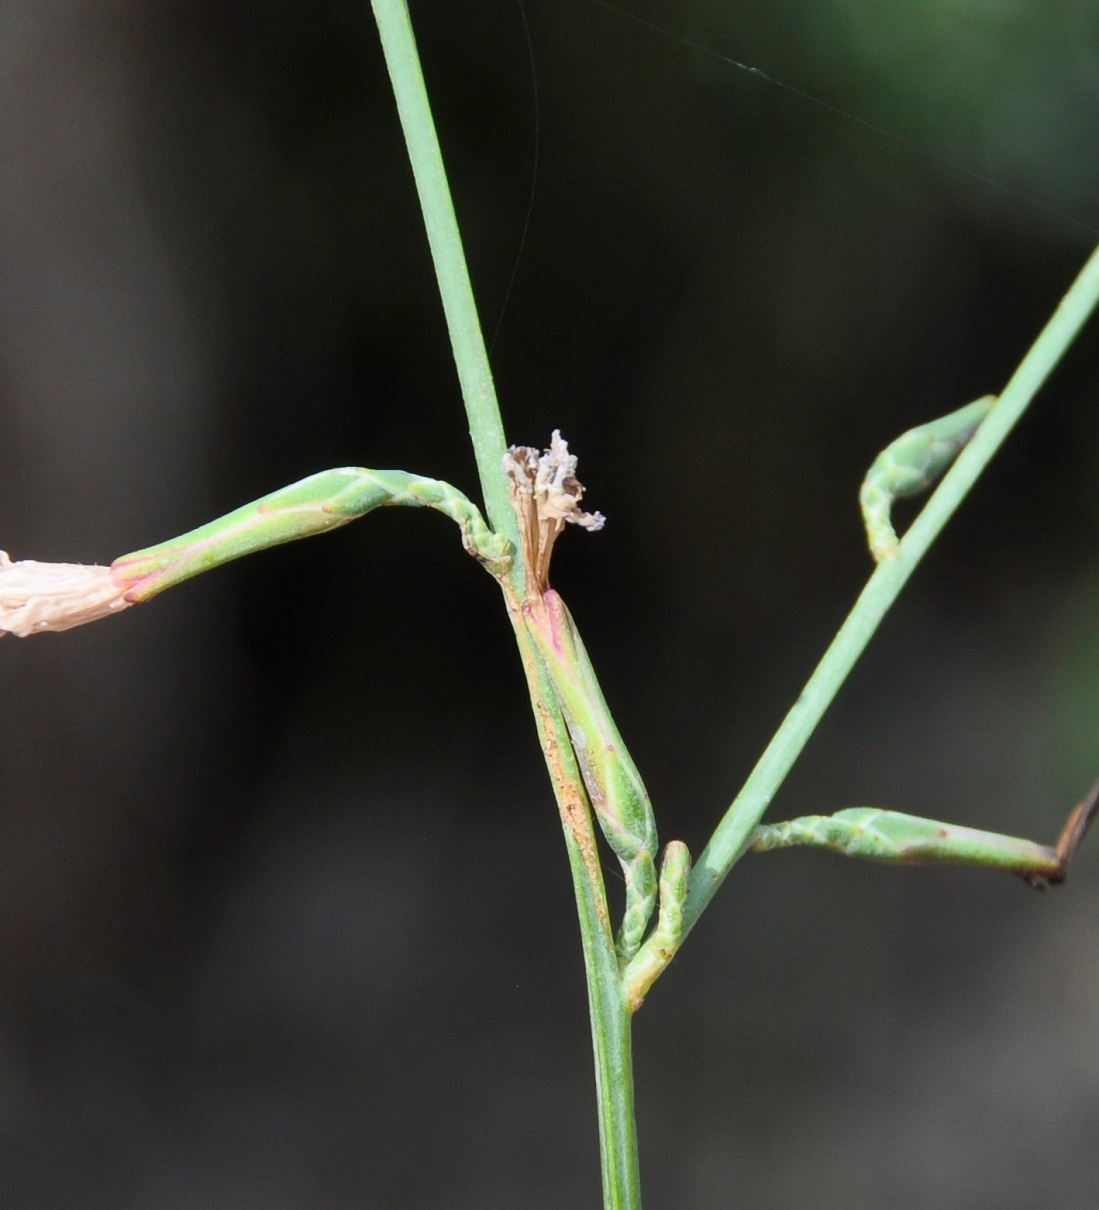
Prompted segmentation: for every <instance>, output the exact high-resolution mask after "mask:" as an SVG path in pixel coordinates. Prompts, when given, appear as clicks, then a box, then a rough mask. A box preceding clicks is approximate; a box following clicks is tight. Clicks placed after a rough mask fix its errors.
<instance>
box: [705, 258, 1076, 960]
mask: <svg viewBox="0 0 1099 1210" xmlns="http://www.w3.org/2000/svg"><path fill="white" fill-rule="evenodd" d="M1097 301H1099V248H1097V249H1096V250H1095V251H1094V252H1093V253H1092V254H1091V256H1090V257H1089V258H1088V261H1087V263H1086V264H1085V265H1084V267H1083V269H1082V270H1081V271H1080V274H1079V276H1078V277H1077V278H1076V280H1075V281H1074V282H1073V284H1072V285H1071V286H1070V287H1069V290H1068V293H1067V294H1065V296H1064V298H1063V299H1062V300H1061V303H1060V305H1059V306H1058V307H1057V310H1056V311H1054V313H1053V315H1052V317H1051V318H1050V320H1049V322H1048V323H1047V324H1046V326H1045V327H1044V328H1043V329H1042V331H1041V333H1040V334H1039V336H1038V338H1037V340H1035V342H1034V344H1033V345H1031V347H1030V350H1029V351H1028V352H1027V355H1026V356H1025V357H1024V358H1023V360H1022V361H1021V362H1020V363H1019V367H1018V369H1017V370H1016V371H1015V373H1014V374H1013V375H1012V376H1011V380H1010V381H1009V382H1008V384H1007V386H1006V387H1005V388H1004V391H1003V394H1002V395H1001V396H1000V401H999V403H997V404H996V406H995V407H994V408H993V409H992V411H991V412H990V413H989V415H988V418H987V419H986V420H985V422H984V423H983V424H982V425H981V427H980V428H979V429H978V430H977V433H976V435H975V436H974V438H973V440H972V441H971V442H970V443H969V445H967V446H966V448H965V449H964V450H962V452H961V453H960V454H959V455H958V459H957V461H956V462H955V463H954V465H953V466H952V467H951V468H950V470H949V471H948V472H947V474H946V475H945V476H944V477H943V479H942V482H941V483H940V484H939V486H938V488H937V490H936V491H935V493H934V494H933V495H932V496H931V498H930V499H929V500H928V502H927V504H926V505H925V506H924V508H923V510H922V511H921V513H920V515H919V516H918V517H917V518H916V520H915V521H914V522H913V523H912V525H911V526H910V527H909V529H908V532H907V533H906V534H905V536H904V538H903V540H902V541H901V553H900V556H899V557H898V558H895V559H889V560H886V561H885V562H883V563H879V564H878V567H877V570H876V571H875V572H874V574H873V575H872V576H871V577H870V579H869V580H868V581H867V584H866V587H865V588H864V589H863V590H862V593H861V594H860V596H859V598H858V600H857V601H856V602H855V606H854V608H853V609H852V610H851V612H850V613H849V614H848V616H847V620H846V621H845V622H844V624H843V625H842V626H841V627H840V630H839V633H838V634H837V635H836V637H835V638H834V639H833V640H832V643H831V646H829V648H828V650H827V651H826V652H825V653H824V658H823V659H822V660H821V661H820V663H819V664H818V665H817V667H816V669H815V670H814V672H813V675H812V676H811V677H810V678H809V680H808V682H807V683H806V686H805V688H804V689H803V690H802V692H801V695H800V697H799V698H798V700H797V701H796V702H795V704H794V706H793V708H792V709H791V711H790V713H789V714H787V716H786V718H785V719H783V722H782V725H781V726H780V727H779V729H778V731H777V732H775V736H774V738H773V739H772V740H771V742H770V743H769V744H768V745H767V748H766V750H765V751H764V753H763V755H762V756H761V757H760V758H759V761H758V762H757V763H756V766H755V768H754V769H753V770H752V772H751V774H750V775H749V777H748V780H747V781H746V782H745V783H744V787H743V789H741V791H740V793H739V794H738V795H737V796H736V799H735V800H734V801H733V804H732V806H730V808H729V810H728V811H727V812H726V813H725V816H724V818H723V819H722V820H721V822H720V823H719V824H718V826H717V828H716V829H715V831H714V834H713V836H712V837H711V838H710V842H709V844H707V846H706V848H705V849H704V850H703V852H702V854H701V855H700V857H699V859H698V862H697V863H696V865H695V868H694V872H693V874H692V876H691V884H690V890H689V892H688V895H687V903H686V906H685V908H684V913H683V916H684V919H683V933H684V936H686V934H687V932H688V931H689V930H690V929H691V928H692V927H693V926H694V924H695V922H696V921H697V920H698V917H699V916H700V915H701V914H702V912H703V910H704V909H705V907H706V905H707V904H708V903H709V902H710V900H711V899H712V898H713V896H714V894H715V892H716V891H717V888H718V887H719V886H720V885H721V883H722V882H723V880H724V879H725V876H726V874H728V872H729V870H730V869H731V868H732V866H733V865H734V864H735V863H736V861H737V860H738V859H739V858H740V856H741V854H742V853H743V852H744V850H745V848H746V847H747V844H748V841H749V839H750V837H751V834H752V831H753V829H754V828H755V827H756V825H757V824H758V823H759V821H760V819H761V818H762V816H763V813H764V812H765V811H766V810H767V807H768V805H769V804H770V802H771V799H772V798H773V797H774V795H775V793H776V791H777V790H778V788H779V786H780V785H781V784H782V781H783V779H784V778H785V777H786V774H787V773H788V772H789V771H790V767H791V766H792V765H793V763H794V761H795V760H796V759H797V758H798V756H799V755H800V753H801V750H802V749H803V748H804V747H805V744H806V743H807V742H808V739H809V737H810V735H812V733H813V730H814V728H815V727H816V725H817V723H818V722H820V719H821V716H822V715H823V714H824V712H825V710H827V709H828V706H829V705H830V704H831V702H832V699H833V698H834V697H835V696H836V694H837V693H838V692H839V689H840V686H841V685H842V684H843V682H844V680H846V678H847V674H848V673H849V672H850V671H851V669H852V667H853V666H854V664H855V661H856V660H857V659H858V658H859V656H860V655H862V653H863V651H864V650H865V648H866V645H867V644H868V643H869V642H870V639H871V638H872V637H873V635H874V632H875V631H876V630H877V628H878V626H879V624H880V623H881V620H882V618H884V617H885V615H886V613H888V611H889V609H890V607H891V606H892V604H893V602H894V601H895V600H896V599H897V596H898V594H899V593H900V591H901V589H902V588H903V587H904V585H905V584H906V583H907V582H908V578H909V576H911V575H912V573H913V572H914V571H915V570H916V567H917V565H918V564H919V562H920V560H921V559H922V558H923V556H924V555H925V554H926V553H927V550H928V548H929V547H930V546H931V544H932V542H934V540H935V539H936V538H937V537H938V535H939V532H940V531H941V530H942V528H943V526H944V525H945V524H946V523H947V521H948V520H949V519H950V517H951V516H952V515H953V513H954V510H955V509H956V508H957V507H958V505H959V504H960V503H961V502H962V500H963V499H964V498H965V496H966V494H967V493H968V491H969V489H970V488H971V487H972V486H973V484H974V483H975V482H976V480H977V477H978V476H979V475H980V474H981V472H982V471H983V470H984V468H985V467H986V466H987V465H988V463H989V461H990V460H991V458H992V456H993V455H994V454H995V453H996V451H997V450H998V449H999V448H1000V445H1001V444H1002V443H1003V441H1004V439H1005V438H1006V437H1007V435H1008V433H1009V432H1010V431H1011V429H1012V428H1013V427H1014V426H1015V424H1016V422H1017V421H1018V420H1019V418H1020V417H1021V416H1022V414H1023V412H1024V411H1025V410H1026V408H1027V406H1028V405H1029V404H1030V401H1031V400H1032V399H1033V398H1034V395H1035V394H1036V393H1037V391H1038V389H1039V387H1041V386H1042V384H1043V383H1044V382H1045V380H1046V379H1047V378H1048V377H1049V375H1050V373H1051V371H1052V370H1053V368H1054V367H1055V366H1056V365H1057V363H1058V362H1059V361H1060V359H1061V357H1062V356H1063V355H1064V353H1065V351H1066V350H1067V349H1068V347H1069V345H1070V344H1071V343H1072V341H1073V339H1074V338H1075V337H1076V335H1077V333H1078V332H1079V331H1080V329H1081V328H1082V327H1083V325H1084V323H1085V322H1086V321H1087V319H1088V317H1089V316H1090V315H1091V313H1092V311H1093V310H1094V308H1095V305H1096V302H1097Z"/></svg>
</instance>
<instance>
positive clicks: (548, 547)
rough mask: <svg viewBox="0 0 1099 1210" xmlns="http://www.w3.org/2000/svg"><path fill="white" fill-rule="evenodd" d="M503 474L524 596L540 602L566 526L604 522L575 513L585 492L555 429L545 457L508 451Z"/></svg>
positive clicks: (522, 448)
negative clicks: (524, 573)
mask: <svg viewBox="0 0 1099 1210" xmlns="http://www.w3.org/2000/svg"><path fill="white" fill-rule="evenodd" d="M504 473H505V474H506V475H507V477H508V482H509V489H508V490H509V493H510V495H511V504H512V507H513V508H514V509H515V513H516V515H517V516H518V518H519V539H520V542H521V543H522V547H523V559H524V561H525V563H526V568H527V595H528V596H539V597H540V596H541V595H542V593H544V592H545V591H546V589H547V588H549V567H550V558H551V557H552V555H553V544H554V543H555V542H556V541H557V538H558V536H559V535H560V533H561V531H562V530H563V529H564V528H565V526H566V525H569V524H571V525H579V526H582V527H583V528H584V529H590V530H596V529H602V528H603V522H604V517H603V515H602V514H601V513H586V512H584V511H583V510H582V509H581V508H580V501H581V499H582V498H583V496H584V487H583V484H581V482H580V480H579V479H577V477H576V457H575V455H573V454H570V453H569V447H568V443H567V442H566V441H565V440H564V439H563V438H562V436H561V434H560V432H559V431H558V430H557V429H554V431H553V436H552V438H551V439H550V447H549V449H548V450H545V451H544V452H541V453H539V451H538V450H536V449H534V448H533V447H532V446H529V445H513V446H512V447H511V448H510V449H509V450H508V452H507V453H506V454H505V455H504Z"/></svg>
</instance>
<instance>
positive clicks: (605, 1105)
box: [509, 600, 641, 1210]
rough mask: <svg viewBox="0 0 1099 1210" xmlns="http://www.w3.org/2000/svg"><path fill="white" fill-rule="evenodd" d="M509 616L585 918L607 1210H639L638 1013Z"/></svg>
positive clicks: (592, 847)
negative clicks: (634, 1037) (634, 1049)
mask: <svg viewBox="0 0 1099 1210" xmlns="http://www.w3.org/2000/svg"><path fill="white" fill-rule="evenodd" d="M509 613H510V615H511V619H512V624H513V625H514V627H515V633H516V639H517V641H518V644H519V651H520V654H521V655H522V658H523V668H524V671H525V672H526V676H527V688H528V691H529V693H530V699H531V702H532V704H533V706H534V717H535V721H536V722H537V724H538V731H539V735H540V736H541V739H542V750H543V753H544V755H545V759H546V766H547V768H548V770H549V774H550V781H551V782H552V784H553V789H554V795H555V797H556V798H557V806H558V811H559V813H560V816H561V824H562V828H563V830H564V833H565V845H566V848H567V851H568V855H569V868H570V870H571V872H572V881H573V889H574V891H575V894H576V907H577V913H578V915H579V919H580V937H581V941H582V944H583V950H584V968H585V973H586V976H587V987H588V1013H589V1017H590V1022H591V1031H592V1049H593V1052H594V1058H595V1087H596V1101H597V1105H598V1111H599V1162H600V1171H601V1174H602V1184H603V1206H604V1210H641V1176H640V1171H639V1167H638V1153H637V1125H636V1112H635V1108H634V1086H633V1054H632V1050H631V1032H632V1020H633V1015H632V1011H631V1008H630V1004H629V1000H628V998H627V995H626V988H625V984H624V982H623V979H622V974H621V970H620V968H619V965H618V953H617V951H616V949H615V945H614V935H613V929H612V926H611V920H610V913H609V911H608V909H607V897H606V891H605V889H604V886H603V876H602V873H601V869H600V864H599V850H598V846H597V844H596V839H595V828H594V826H593V823H592V813H591V806H590V804H589V803H588V799H587V792H586V790H585V788H584V780H583V777H582V776H581V773H580V769H579V767H578V765H577V763H576V755H575V753H574V751H573V748H572V741H571V740H570V738H569V732H568V728H567V726H566V724H565V720H564V716H563V715H562V713H561V711H560V709H559V707H558V705H557V696H556V694H555V693H554V692H553V686H552V684H551V682H550V678H549V674H548V673H547V672H546V670H545V667H544V666H543V664H542V662H541V660H540V659H539V658H538V655H537V653H536V651H535V650H534V646H533V644H532V643H531V640H530V638H529V637H528V635H527V633H526V631H525V629H524V627H523V623H522V620H521V618H520V616H519V604H518V602H517V601H515V600H509Z"/></svg>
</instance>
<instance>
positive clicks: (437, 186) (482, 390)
mask: <svg viewBox="0 0 1099 1210" xmlns="http://www.w3.org/2000/svg"><path fill="white" fill-rule="evenodd" d="M371 3H372V5H373V9H374V18H375V20H376V21H377V23H378V32H379V33H380V35H381V40H382V50H383V52H384V54H385V62H386V67H387V69H388V71H389V79H390V81H391V83H392V85H393V95H394V97H395V99H396V101H397V113H398V116H399V117H400V120H401V129H402V130H403V132H404V137H405V144H406V146H407V147H408V158H409V162H410V163H411V165H412V174H413V176H414V178H415V181H416V192H417V195H418V196H419V199H420V208H421V210H422V211H423V216H424V227H425V228H426V230H427V240H428V244H429V245H430V247H431V258H432V260H433V261H434V264H435V276H436V278H437V279H438V282H439V294H440V296H441V298H442V301H443V311H444V313H445V315H446V325H447V331H448V332H449V333H450V344H451V348H452V349H453V352H454V363H455V365H456V366H457V368H458V381H459V383H460V384H461V388H462V399H463V401H464V403H465V408H466V416H467V418H468V420H469V435H470V437H471V439H472V441H473V454H474V457H475V458H476V459H477V473H478V475H479V477H480V480H481V491H482V492H483V493H484V497H485V509H486V512H487V513H488V519H489V521H490V522H491V524H492V526H493V528H494V529H496V530H497V531H499V532H501V533H504V534H506V535H507V537H508V538H509V539H510V540H511V542H512V544H513V545H514V546H516V547H518V544H519V530H518V526H517V524H516V521H515V514H514V513H513V512H512V509H511V505H510V503H509V502H508V491H507V481H506V479H505V478H504V473H503V470H502V469H501V467H502V462H503V457H504V452H505V450H506V448H507V441H506V439H505V437H504V425H503V421H502V420H501V417H500V405H499V402H498V401H497V398H496V387H495V385H494V383H493V381H492V369H491V367H490V366H489V361H488V351H487V350H486V348H485V342H484V337H483V336H482V334H481V323H480V320H479V319H478V317H477V304H476V302H475V301H474V298H473V287H472V285H471V284H470V280H469V269H468V267H467V265H466V258H465V253H464V252H463V250H462V236H461V233H460V232H459V230H458V220H457V218H456V217H455V214H454V202H453V200H452V199H451V196H450V185H449V184H448V182H447V176H446V169H445V167H444V165H443V154H442V151H441V149H440V147H439V138H438V135H437V134H436V132H435V122H434V120H433V118H432V115H431V105H430V102H429V101H428V96H427V89H426V87H425V85H424V77H423V72H422V71H421V69H420V57H419V54H418V53H417V50H416V39H415V36H414V35H413V32H412V22H411V20H410V19H409V15H408V5H407V4H406V3H405V0H371ZM521 563H522V560H521V558H520V559H517V560H516V570H517V572H518V573H519V577H518V578H517V579H513V584H515V586H516V587H519V586H520V585H521V584H522V576H521V573H522V566H521Z"/></svg>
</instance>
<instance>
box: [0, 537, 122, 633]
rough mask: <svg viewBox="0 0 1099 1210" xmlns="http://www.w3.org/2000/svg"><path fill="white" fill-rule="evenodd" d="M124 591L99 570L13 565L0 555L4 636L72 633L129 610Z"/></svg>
mask: <svg viewBox="0 0 1099 1210" xmlns="http://www.w3.org/2000/svg"><path fill="white" fill-rule="evenodd" d="M125 591H126V589H125V585H119V584H115V583H114V582H113V581H112V579H111V569H110V568H109V567H100V566H98V565H96V564H83V563H37V562H35V561H34V560H33V559H25V560H22V561H20V562H12V560H11V559H10V558H9V557H8V554H7V552H6V551H3V550H0V635H3V634H4V633H5V632H8V633H11V634H15V635H18V636H19V637H20V638H26V637H27V636H28V635H31V634H41V633H43V632H44V631H47V630H71V629H72V627H74V626H83V625H84V623H85V622H94V621H95V620H96V619H97V618H105V617H107V616H108V615H109V614H112V613H118V612H119V611H121V610H123V609H125V608H126V607H127V606H128V605H129V604H130V602H129V601H127V600H125V599H124V597H123V593H124V592H125Z"/></svg>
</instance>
